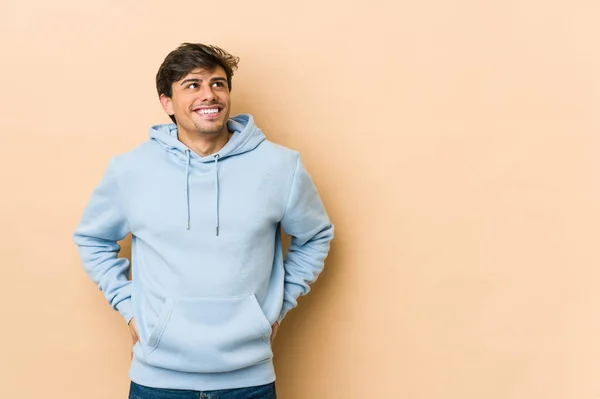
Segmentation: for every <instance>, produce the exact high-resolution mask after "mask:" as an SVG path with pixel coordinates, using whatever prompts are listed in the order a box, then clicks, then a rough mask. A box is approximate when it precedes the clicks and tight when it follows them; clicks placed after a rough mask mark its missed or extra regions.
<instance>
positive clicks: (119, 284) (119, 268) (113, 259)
mask: <svg viewBox="0 0 600 399" xmlns="http://www.w3.org/2000/svg"><path fill="white" fill-rule="evenodd" d="M128 233H129V226H128V223H127V218H126V217H125V213H124V212H123V203H122V202H121V200H120V197H119V188H118V182H117V172H116V167H115V161H114V159H113V160H111V162H110V164H109V166H108V168H107V170H106V172H105V174H104V177H103V178H102V181H101V182H100V184H99V185H98V186H97V187H96V189H95V190H94V192H93V194H92V197H91V199H90V201H89V202H88V204H87V206H86V208H85V211H84V213H83V217H82V218H81V221H80V222H79V225H78V226H77V228H76V230H75V234H74V241H75V244H77V245H78V247H79V256H80V257H81V261H82V263H83V267H84V269H85V271H86V273H87V274H88V275H89V276H90V278H91V279H92V281H93V282H94V283H95V284H96V285H97V286H98V288H99V289H100V290H101V291H102V292H103V293H104V296H105V297H106V299H107V301H108V303H109V304H110V305H111V306H112V307H113V309H116V310H119V312H120V313H121V316H123V318H124V319H125V321H126V322H127V323H129V322H130V321H131V318H132V317H133V310H132V307H131V281H129V280H128V278H127V273H128V271H129V260H128V259H120V258H118V257H117V254H118V253H119V250H120V249H121V247H120V246H119V244H118V243H117V241H119V240H122V239H123V238H125V236H126V235H127V234H128Z"/></svg>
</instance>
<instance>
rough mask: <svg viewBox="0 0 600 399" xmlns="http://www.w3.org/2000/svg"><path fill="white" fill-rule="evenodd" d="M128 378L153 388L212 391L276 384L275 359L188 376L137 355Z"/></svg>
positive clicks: (189, 374)
mask: <svg viewBox="0 0 600 399" xmlns="http://www.w3.org/2000/svg"><path fill="white" fill-rule="evenodd" d="M129 378H130V379H131V380H132V381H133V382H135V383H136V384H140V385H145V386H148V387H152V388H163V389H187V390H194V391H213V390H220V389H236V388H246V387H252V386H258V385H265V384H270V383H272V382H274V381H275V368H274V366H273V360H272V359H269V360H268V361H265V362H262V363H259V364H255V365H253V366H250V367H246V368H243V369H239V370H234V371H228V372H224V373H186V372H181V371H175V370H169V369H163V368H160V367H154V366H151V365H149V364H146V363H143V362H141V361H140V360H138V359H137V358H136V357H135V356H134V357H133V360H132V362H131V367H130V369H129Z"/></svg>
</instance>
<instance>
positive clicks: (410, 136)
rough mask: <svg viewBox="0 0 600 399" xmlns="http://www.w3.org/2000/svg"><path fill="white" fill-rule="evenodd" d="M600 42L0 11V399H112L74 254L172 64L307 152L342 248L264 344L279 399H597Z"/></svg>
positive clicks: (101, 312) (166, 8) (251, 9)
mask: <svg viewBox="0 0 600 399" xmlns="http://www.w3.org/2000/svg"><path fill="white" fill-rule="evenodd" d="M599 16H600V3H598V2H597V1H592V0H574V1H569V2H568V1H566V0H563V1H552V0H550V1H542V0H514V1H500V0H498V1H475V0H456V1H444V0H426V1H423V2H418V1H391V0H390V1H388V2H384V1H377V0H375V1H371V2H370V3H369V4H367V2H362V3H352V2H347V1H341V0H336V1H314V0H308V1H305V2H281V1H240V0H231V1H228V2H196V1H172V2H166V1H162V2H157V1H146V2H133V1H116V0H113V1H102V2H95V3H92V2H81V1H74V0H70V1H68V0H57V1H52V2H50V1H40V0H38V1H16V0H8V1H7V0H2V1H1V2H0V45H1V47H0V48H1V54H2V55H1V57H2V58H1V60H2V67H1V73H0V88H1V89H2V95H1V96H0V129H1V132H2V140H3V142H2V145H0V179H1V180H0V182H1V186H0V187H1V188H2V203H1V205H2V206H1V207H0V217H1V220H0V222H1V223H0V225H1V226H2V229H0V251H1V255H2V283H1V289H0V312H1V320H2V324H1V326H2V327H1V330H0V331H1V332H0V398H7V399H8V398H20V399H30V398H31V399H33V398H36V399H37V398H52V399H54V398H56V399H70V398H73V399H76V398H86V399H93V398H98V399H100V398H103V399H104V398H125V397H126V393H127V390H128V383H129V380H128V377H127V369H128V363H129V359H130V353H129V349H130V337H129V335H128V334H129V333H128V331H127V328H126V326H125V324H124V323H123V321H122V319H121V318H120V316H119V315H118V314H117V313H116V312H113V311H112V310H111V309H110V308H109V306H108V305H107V304H106V302H105V300H104V298H103V297H102V295H101V293H100V292H99V291H98V290H97V289H96V288H95V286H94V285H93V284H92V283H91V282H90V280H88V278H87V276H86V275H85V273H84V272H83V268H82V267H81V264H80V262H79V259H78V255H77V252H76V248H75V246H74V244H73V243H72V240H71V235H72V232H73V229H74V228H75V225H76V223H77V222H78V220H79V217H80V215H81V212H82V209H83V207H84V205H85V203H86V201H87V200H88V198H89V196H90V194H91V191H92V189H93V187H94V186H95V185H96V184H97V183H98V181H99V179H100V177H101V174H102V172H103V170H104V168H105V166H106V164H107V162H108V159H109V157H111V156H112V155H115V154H117V153H120V152H124V151H127V150H129V149H131V148H133V147H134V146H136V145H138V144H139V143H141V142H143V141H144V140H146V139H147V129H148V127H149V126H150V125H151V124H154V123H160V122H167V121H168V119H167V117H166V115H164V114H163V112H162V110H161V108H160V105H159V102H158V99H157V96H156V93H155V87H154V75H155V73H156V70H157V69H158V66H159V65H160V63H161V62H162V59H163V58H164V56H165V55H166V54H167V53H168V52H169V51H170V50H172V49H173V48H175V47H176V46H177V45H178V44H179V43H181V42H184V41H197V42H205V43H212V44H217V45H220V46H222V47H224V48H225V49H227V50H229V51H230V52H232V53H234V54H236V55H238V56H240V57H241V63H240V69H239V71H238V73H237V74H236V75H235V77H234V84H233V102H234V111H235V112H236V113H240V112H250V113H252V114H254V115H255V117H256V120H257V123H258V124H259V126H260V127H261V128H262V129H263V130H264V131H265V132H266V134H267V136H268V137H269V138H270V139H271V140H273V141H276V142H278V143H281V144H284V145H287V146H289V147H292V148H294V149H297V150H299V151H301V153H302V154H303V157H304V160H305V164H306V166H307V168H308V170H309V171H310V172H311V174H312V175H313V177H314V180H315V182H316V184H317V186H318V188H319V190H320V192H321V194H322V197H323V199H324V201H325V203H326V206H327V208H328V210H329V212H330V214H331V217H332V219H333V220H334V222H335V224H336V227H337V230H336V232H337V237H336V240H335V241H334V246H333V249H332V252H331V256H330V258H329V262H328V263H327V269H326V272H324V273H323V274H322V277H321V279H320V280H319V281H318V282H317V283H316V284H315V285H314V287H313V292H312V293H311V294H310V295H309V296H307V297H305V298H304V299H303V300H301V301H300V307H299V308H298V309H296V310H294V311H293V312H292V313H291V314H290V315H289V316H288V318H287V319H286V320H285V323H284V324H283V325H282V328H281V331H280V335H279V336H278V338H277V342H276V345H275V356H276V368H277V372H278V389H279V395H280V397H281V398H283V399H304V398H342V399H346V398H367V397H368V398H409V399H454V398H456V399H471V398H473V399H475V398H477V399H481V398H485V399H517V398H519V399H531V398H540V399H542V398H543V399H555V398H561V399H579V398H581V399H598V398H600V378H599V377H600V299H599V297H598V288H597V287H598V283H599V281H598V278H599V277H600V270H599V267H598V266H599V262H598V261H599V260H600V257H599V254H598V253H599V251H598V249H599V248H598V238H599V234H598V233H599V227H598V226H600V186H599V185H598V181H599V177H600V157H599V156H598V155H599V150H600V137H599V133H598V129H599V128H600V116H599V115H600V113H599V112H598V109H599V107H600V90H599V89H600V75H599V73H598V71H600V52H599V51H598V37H600V25H598V23H597V22H598V17H599ZM125 246H126V247H127V243H126V245H125ZM124 252H125V253H126V252H127V251H126V250H125V251H124Z"/></svg>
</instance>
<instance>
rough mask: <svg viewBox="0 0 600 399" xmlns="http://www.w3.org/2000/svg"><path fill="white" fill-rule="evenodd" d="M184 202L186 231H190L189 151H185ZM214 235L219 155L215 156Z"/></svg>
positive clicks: (216, 231) (217, 206)
mask: <svg viewBox="0 0 600 399" xmlns="http://www.w3.org/2000/svg"><path fill="white" fill-rule="evenodd" d="M185 154H186V156H187V161H186V163H185V202H186V207H187V229H188V230H189V229H190V150H185ZM214 158H215V218H216V221H215V235H217V236H218V235H219V158H220V155H219V154H215V156H214Z"/></svg>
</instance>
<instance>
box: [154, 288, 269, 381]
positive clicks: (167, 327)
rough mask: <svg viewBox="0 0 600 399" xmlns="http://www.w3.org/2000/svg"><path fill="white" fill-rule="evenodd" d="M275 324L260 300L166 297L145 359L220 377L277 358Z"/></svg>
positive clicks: (179, 369) (161, 364)
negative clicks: (272, 342)
mask: <svg viewBox="0 0 600 399" xmlns="http://www.w3.org/2000/svg"><path fill="white" fill-rule="evenodd" d="M270 336H271V324H270V323H269V321H268V320H267V318H266V317H265V315H264V313H263V311H262V309H261V307H260V305H259V304H258V301H257V300H256V297H255V296H254V295H253V294H251V295H248V296H242V297H232V298H183V299H177V300H174V299H167V301H166V302H165V304H164V306H163V309H162V311H161V313H160V315H159V319H158V321H157V323H156V325H155V327H154V329H153V331H152V332H151V334H150V337H149V339H148V347H149V350H148V353H147V356H146V361H147V362H148V363H149V364H151V365H153V366H157V367H162V368H166V369H170V370H177V371H184V372H195V373H219V372H226V371H232V370H238V369H241V368H244V367H248V366H251V365H254V364H257V363H260V362H263V361H265V360H268V359H270V358H271V357H273V352H272V351H271V345H270V343H269V341H270Z"/></svg>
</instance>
